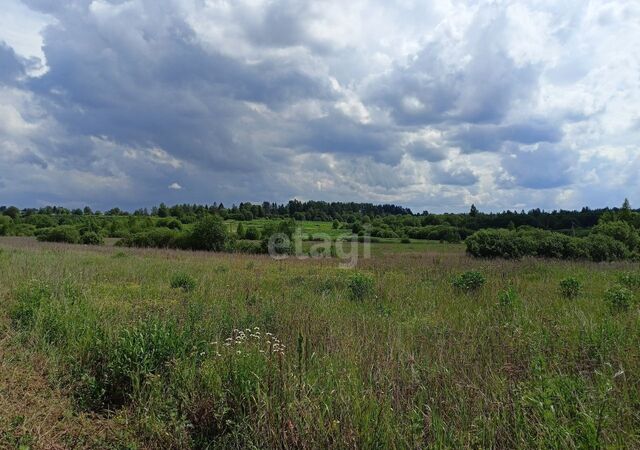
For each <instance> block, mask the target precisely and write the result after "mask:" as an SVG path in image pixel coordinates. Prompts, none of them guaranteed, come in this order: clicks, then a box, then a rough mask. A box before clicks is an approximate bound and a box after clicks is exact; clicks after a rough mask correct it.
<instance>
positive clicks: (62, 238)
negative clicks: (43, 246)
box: [38, 225, 80, 244]
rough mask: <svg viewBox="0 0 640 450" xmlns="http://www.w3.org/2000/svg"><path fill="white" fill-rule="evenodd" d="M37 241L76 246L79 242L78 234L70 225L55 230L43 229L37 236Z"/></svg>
mask: <svg viewBox="0 0 640 450" xmlns="http://www.w3.org/2000/svg"><path fill="white" fill-rule="evenodd" d="M38 240H39V241H45V242H65V243H68V244H77V243H79V242H80V232H79V231H78V230H77V229H76V228H75V227H73V226H71V225H62V226H59V227H55V228H48V229H43V231H42V233H41V234H40V235H39V236H38Z"/></svg>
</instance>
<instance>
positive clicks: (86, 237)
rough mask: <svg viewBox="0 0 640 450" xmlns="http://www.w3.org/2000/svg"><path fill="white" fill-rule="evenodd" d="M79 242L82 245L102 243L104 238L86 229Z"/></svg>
mask: <svg viewBox="0 0 640 450" xmlns="http://www.w3.org/2000/svg"><path fill="white" fill-rule="evenodd" d="M80 242H81V243H83V244H84V245H103V244H104V239H103V238H102V236H100V235H99V234H98V233H96V232H94V231H88V232H86V233H85V234H83V235H82V237H81V238H80Z"/></svg>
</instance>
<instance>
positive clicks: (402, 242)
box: [400, 237, 411, 244]
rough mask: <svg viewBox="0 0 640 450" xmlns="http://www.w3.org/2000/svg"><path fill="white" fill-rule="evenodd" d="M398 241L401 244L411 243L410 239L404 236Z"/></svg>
mask: <svg viewBox="0 0 640 450" xmlns="http://www.w3.org/2000/svg"><path fill="white" fill-rule="evenodd" d="M400 243H401V244H411V239H409V238H406V237H404V238H402V239H400Z"/></svg>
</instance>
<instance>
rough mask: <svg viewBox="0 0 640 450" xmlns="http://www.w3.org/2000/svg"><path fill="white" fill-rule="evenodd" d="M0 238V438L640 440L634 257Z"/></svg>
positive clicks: (227, 442) (288, 442) (34, 442)
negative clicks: (621, 284)
mask: <svg viewBox="0 0 640 450" xmlns="http://www.w3.org/2000/svg"><path fill="white" fill-rule="evenodd" d="M0 249H1V250H0V298H1V299H2V306H1V307H0V411H2V413H1V414H0V448H17V447H20V446H21V445H22V446H24V448H42V449H52V448H96V449H98V448H314V449H316V448H317V449H324V448H354V449H355V448H365V449H369V448H500V449H502V448H504V449H506V448H558V449H565V448H594V449H596V448H640V373H639V370H640V312H639V310H638V305H637V303H634V304H633V305H632V306H631V307H630V308H629V309H628V310H620V311H618V310H612V309H611V308H610V307H609V306H608V304H607V302H605V300H604V298H605V296H606V292H607V290H608V289H609V288H610V287H611V286H614V285H615V284H616V283H617V282H618V278H619V276H620V274H622V273H627V272H633V273H638V271H639V267H638V265H637V264H632V263H611V264H594V263H580V262H566V261H565V262H561V261H548V260H535V259H525V260H522V261H501V260H496V261H484V260H475V259H472V258H470V257H468V256H467V255H465V253H464V247H463V246H460V245H448V244H438V243H433V242H413V243H410V244H400V243H379V244H373V248H372V257H371V258H370V259H366V260H360V261H359V263H358V268H357V269H356V270H355V271H353V270H342V269H339V268H338V264H337V262H336V261H335V260H334V259H331V258H324V259H313V260H312V259H308V260H305V261H300V260H297V259H294V258H291V259H287V260H284V261H274V260H272V259H270V258H269V257H268V256H250V255H234V254H206V253H191V252H180V251H170V250H133V249H121V248H113V247H109V246H106V247H83V246H72V245H56V244H44V243H38V242H36V241H34V240H33V239H25V238H2V239H0ZM468 270H477V271H480V272H481V273H482V274H483V275H484V276H485V277H486V280H487V282H486V284H485V285H484V286H483V287H481V288H480V289H478V290H477V291H475V292H470V293H465V292H462V291H460V290H458V289H456V288H454V287H453V286H452V279H453V278H454V277H455V276H456V275H458V274H459V273H461V272H464V271H468ZM354 273H358V274H361V276H354ZM567 277H575V278H576V279H577V280H579V281H580V282H581V284H582V292H581V294H580V295H579V296H578V298H575V299H567V298H564V297H563V296H561V295H560V291H559V283H560V281H561V280H562V279H564V278H567ZM358 280H360V281H358ZM362 280H365V281H364V282H363V281H362ZM172 285H173V286H175V287H172ZM505 299H506V300H507V301H506V300H505Z"/></svg>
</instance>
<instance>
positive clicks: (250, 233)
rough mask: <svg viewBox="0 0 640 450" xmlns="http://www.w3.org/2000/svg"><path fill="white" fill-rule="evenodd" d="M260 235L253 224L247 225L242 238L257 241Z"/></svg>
mask: <svg viewBox="0 0 640 450" xmlns="http://www.w3.org/2000/svg"><path fill="white" fill-rule="evenodd" d="M261 237H262V235H261V234H260V230H258V228H257V227H254V226H250V227H247V231H245V233H244V238H245V239H247V240H250V241H258V240H260V238H261Z"/></svg>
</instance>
